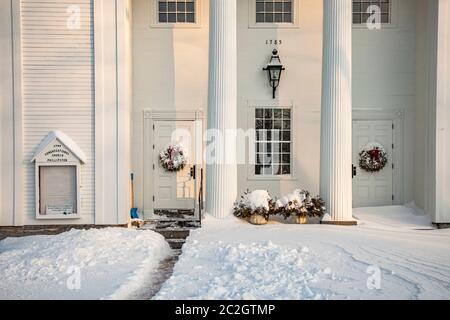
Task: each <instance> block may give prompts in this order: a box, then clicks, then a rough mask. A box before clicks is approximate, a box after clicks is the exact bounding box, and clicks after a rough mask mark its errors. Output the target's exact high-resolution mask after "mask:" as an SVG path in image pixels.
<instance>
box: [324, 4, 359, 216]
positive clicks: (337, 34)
mask: <svg viewBox="0 0 450 320" xmlns="http://www.w3.org/2000/svg"><path fill="white" fill-rule="evenodd" d="M323 32H324V38H323V78H322V121H321V122H322V124H321V165H320V171H321V172H320V173H321V178H320V192H321V195H322V197H323V198H324V200H325V201H326V204H327V209H328V213H329V214H330V215H331V217H332V221H329V222H328V223H336V224H353V219H352V176H351V168H352V167H351V166H352V0H324V31H323Z"/></svg>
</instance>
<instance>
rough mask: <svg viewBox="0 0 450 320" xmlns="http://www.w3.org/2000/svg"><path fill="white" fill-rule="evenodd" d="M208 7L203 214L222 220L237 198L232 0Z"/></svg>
mask: <svg viewBox="0 0 450 320" xmlns="http://www.w3.org/2000/svg"><path fill="white" fill-rule="evenodd" d="M209 6H210V22H209V25H210V31H209V32H210V35H209V89H208V90H209V91H208V129H209V138H210V141H209V142H208V149H207V157H206V161H207V166H206V211H207V212H208V213H209V214H211V215H213V216H215V217H217V218H224V217H226V216H227V215H229V214H230V213H231V210H232V207H233V203H234V202H235V201H236V196H237V191H236V190H237V167H236V136H235V133H236V124H237V119H236V116H237V114H236V112H237V110H236V109H237V107H236V105H237V95H236V92H237V58H236V55H237V52H236V50H237V42H236V0H210V2H209ZM208 150H209V151H211V150H212V151H211V152H208Z"/></svg>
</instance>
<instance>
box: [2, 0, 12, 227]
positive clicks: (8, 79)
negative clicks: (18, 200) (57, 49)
mask: <svg viewBox="0 0 450 320" xmlns="http://www.w3.org/2000/svg"><path fill="white" fill-rule="evenodd" d="M0 61H1V64H0V226H9V225H13V224H14V215H13V213H14V193H13V190H14V188H13V186H14V176H13V173H14V171H13V163H14V149H13V143H12V142H13V139H14V138H13V137H14V126H13V122H14V114H13V113H14V108H13V106H14V101H13V63H12V29H11V2H10V1H1V2H0Z"/></svg>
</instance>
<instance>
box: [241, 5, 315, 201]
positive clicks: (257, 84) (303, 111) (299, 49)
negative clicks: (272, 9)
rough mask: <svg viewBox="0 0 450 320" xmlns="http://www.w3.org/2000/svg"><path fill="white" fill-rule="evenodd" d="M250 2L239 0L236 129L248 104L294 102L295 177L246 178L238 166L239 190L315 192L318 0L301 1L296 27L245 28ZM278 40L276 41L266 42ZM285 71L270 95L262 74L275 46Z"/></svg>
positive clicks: (247, 125) (245, 121)
mask: <svg viewBox="0 0 450 320" xmlns="http://www.w3.org/2000/svg"><path fill="white" fill-rule="evenodd" d="M249 10H250V7H249V1H248V0H243V1H238V29H237V30H238V127H240V128H244V129H250V128H254V127H253V126H254V124H253V123H249V122H250V119H249V107H248V106H249V105H252V106H262V107H264V106H271V105H274V106H293V117H294V118H293V119H292V120H293V121H292V124H293V130H294V133H295V141H294V145H293V148H294V150H295V152H294V160H293V163H292V167H293V172H294V176H293V179H288V180H268V179H258V180H257V179H254V180H252V179H249V174H248V171H247V168H246V166H244V165H240V166H239V167H238V192H239V193H241V194H242V193H243V192H244V191H245V190H246V189H247V188H248V189H251V190H255V189H268V190H269V192H270V193H271V194H272V195H273V196H280V195H283V194H287V193H290V192H292V191H293V190H294V189H298V188H306V189H309V190H310V191H311V192H313V193H318V192H319V174H320V166H319V161H318V159H320V107H321V103H320V99H321V78H322V30H323V25H322V1H317V0H300V1H299V11H298V12H299V19H298V27H292V28H249V25H250V24H251V23H249V17H250V16H251V14H250V12H249ZM267 40H269V41H270V40H281V41H282V44H281V45H273V44H270V42H269V44H266V41H267ZM276 47H277V48H278V49H279V54H280V58H281V61H282V63H283V64H284V66H285V68H286V71H285V72H284V73H283V75H282V79H281V84H280V87H279V89H278V91H277V98H276V100H275V101H274V100H273V99H272V89H271V87H270V86H269V82H268V79H267V73H266V72H265V71H263V70H262V69H263V67H265V65H266V64H267V63H268V62H269V60H270V57H271V55H272V50H273V49H274V48H276Z"/></svg>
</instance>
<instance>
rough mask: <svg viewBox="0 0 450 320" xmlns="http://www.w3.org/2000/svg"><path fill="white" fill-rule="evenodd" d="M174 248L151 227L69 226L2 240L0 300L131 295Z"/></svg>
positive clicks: (0, 248) (147, 279)
mask: <svg viewBox="0 0 450 320" xmlns="http://www.w3.org/2000/svg"><path fill="white" fill-rule="evenodd" d="M171 254H172V250H171V249H170V248H169V245H168V243H167V242H166V241H165V240H164V238H163V237H162V236H161V235H159V234H157V233H155V232H153V231H149V230H146V231H136V230H128V229H122V228H108V229H100V230H96V229H91V230H71V231H69V232H65V233H62V234H59V235H53V236H29V237H23V238H8V239H5V240H3V241H0V299H39V300H47V299H128V298H131V297H134V296H135V295H136V293H137V292H139V291H140V290H141V289H142V286H148V287H151V286H152V282H153V279H152V277H155V272H156V271H157V270H158V266H159V265H160V262H161V261H163V260H165V259H167V258H169V256H170V255H171Z"/></svg>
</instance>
